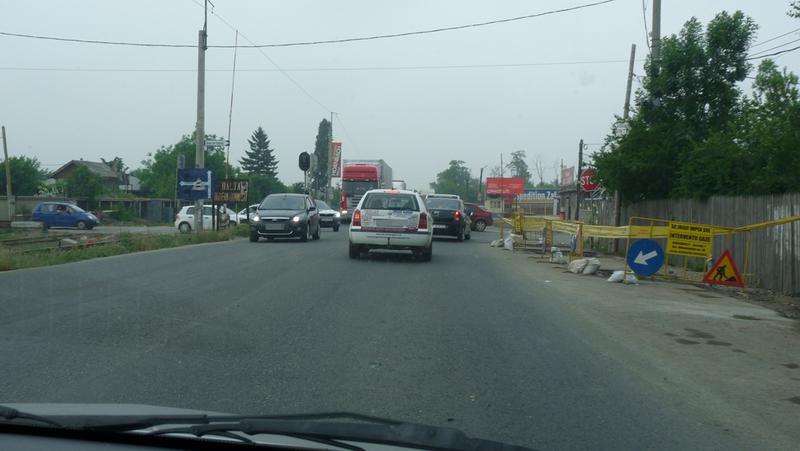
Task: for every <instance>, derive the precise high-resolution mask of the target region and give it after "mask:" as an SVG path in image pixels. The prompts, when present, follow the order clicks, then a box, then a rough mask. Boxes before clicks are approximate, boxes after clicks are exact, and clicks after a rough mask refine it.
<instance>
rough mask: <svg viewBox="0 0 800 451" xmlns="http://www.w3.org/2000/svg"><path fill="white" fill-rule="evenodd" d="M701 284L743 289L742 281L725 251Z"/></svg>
mask: <svg viewBox="0 0 800 451" xmlns="http://www.w3.org/2000/svg"><path fill="white" fill-rule="evenodd" d="M703 282H704V283H714V284H717V285H728V286H731V287H739V288H744V280H742V276H741V274H739V269H738V268H736V263H734V262H733V258H731V254H730V252H728V250H727V249H725V252H723V253H722V257H720V258H719V260H717V262H716V263H714V266H712V267H711V270H710V271H708V274H706V275H705V277H703Z"/></svg>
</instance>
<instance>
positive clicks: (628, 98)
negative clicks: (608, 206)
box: [611, 44, 636, 252]
mask: <svg viewBox="0 0 800 451" xmlns="http://www.w3.org/2000/svg"><path fill="white" fill-rule="evenodd" d="M635 60H636V44H631V59H630V61H629V62H628V82H627V84H626V85H625V104H624V106H623V107H622V124H623V125H624V126H625V127H626V130H627V127H628V117H630V113H631V87H632V86H633V65H634V61H635ZM617 131H618V132H619V128H617ZM620 202H621V200H620V196H619V190H614V210H613V213H612V214H613V216H614V227H619V225H620V221H619V220H620ZM611 243H612V245H611V250H612V251H613V252H617V240H613V241H612V242H611Z"/></svg>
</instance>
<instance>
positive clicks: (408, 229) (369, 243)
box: [348, 190, 433, 262]
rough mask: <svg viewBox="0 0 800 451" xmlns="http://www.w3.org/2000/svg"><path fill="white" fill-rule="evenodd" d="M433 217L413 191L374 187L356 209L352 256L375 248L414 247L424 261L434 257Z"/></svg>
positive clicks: (412, 249) (414, 250) (351, 230)
mask: <svg viewBox="0 0 800 451" xmlns="http://www.w3.org/2000/svg"><path fill="white" fill-rule="evenodd" d="M432 222H433V218H432V217H431V215H430V214H429V213H428V210H427V208H426V207H425V202H424V201H423V200H422V197H420V195H419V194H417V193H415V192H413V191H400V190H370V191H367V192H366V193H365V194H364V197H362V198H361V202H359V204H358V206H357V207H356V209H355V210H354V211H353V220H352V222H351V224H350V229H349V232H348V238H349V253H350V258H359V257H360V256H361V253H362V252H368V251H369V250H371V249H399V250H410V251H411V252H412V253H413V254H414V255H415V256H416V257H417V258H419V259H420V260H422V261H426V262H428V261H431V258H432V256H433V227H432V225H433V224H432Z"/></svg>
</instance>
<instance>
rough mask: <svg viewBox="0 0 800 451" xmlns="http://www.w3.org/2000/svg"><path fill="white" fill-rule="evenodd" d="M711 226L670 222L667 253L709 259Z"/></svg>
mask: <svg viewBox="0 0 800 451" xmlns="http://www.w3.org/2000/svg"><path fill="white" fill-rule="evenodd" d="M712 236H713V235H712V233H711V226H708V225H704V224H692V223H688V222H676V221H670V223H669V231H668V234H667V253H668V254H670V255H684V256H687V257H702V258H708V256H709V255H711V238H712Z"/></svg>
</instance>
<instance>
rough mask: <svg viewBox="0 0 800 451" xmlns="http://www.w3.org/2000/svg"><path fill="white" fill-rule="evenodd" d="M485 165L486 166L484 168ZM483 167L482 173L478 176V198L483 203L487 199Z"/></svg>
mask: <svg viewBox="0 0 800 451" xmlns="http://www.w3.org/2000/svg"><path fill="white" fill-rule="evenodd" d="M485 167H486V166H484V167H483V168H485ZM483 168H481V175H480V176H479V177H478V200H480V201H481V203H484V202H486V199H484V198H485V197H486V196H485V195H484V194H483Z"/></svg>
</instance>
